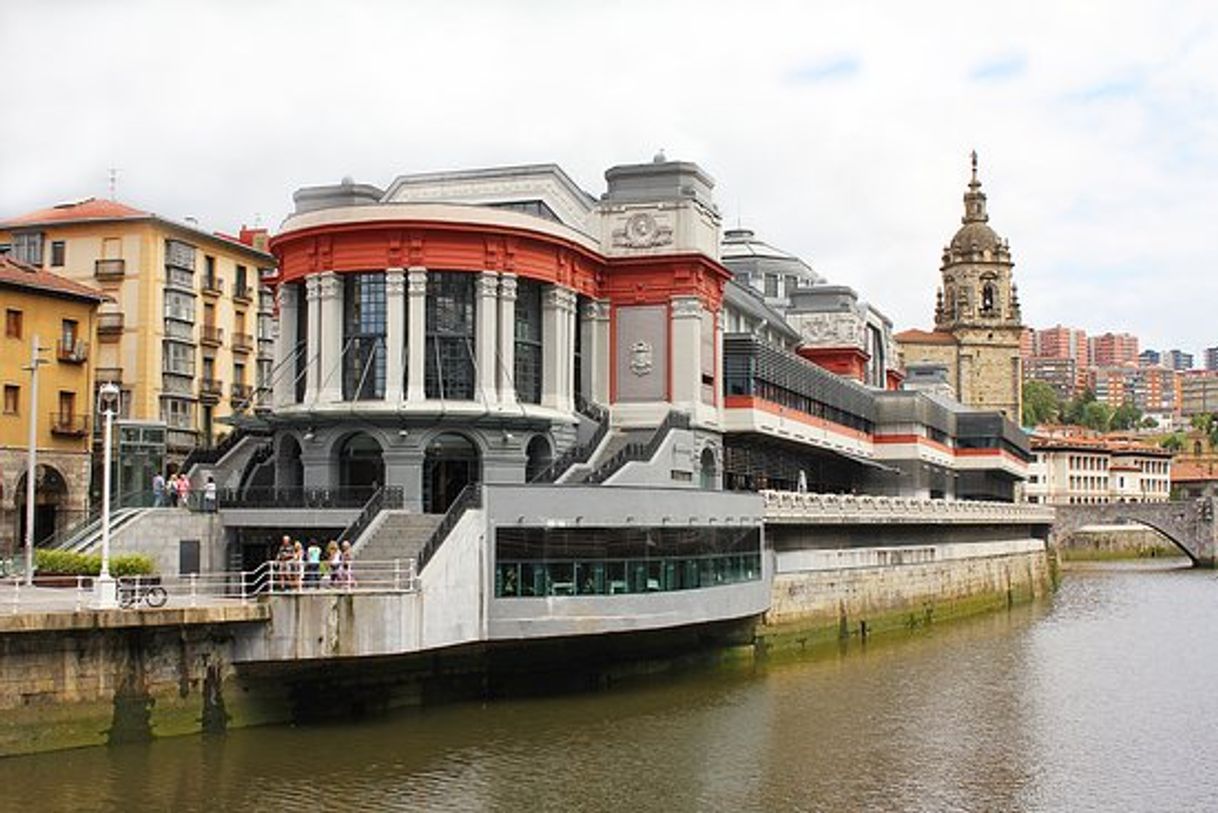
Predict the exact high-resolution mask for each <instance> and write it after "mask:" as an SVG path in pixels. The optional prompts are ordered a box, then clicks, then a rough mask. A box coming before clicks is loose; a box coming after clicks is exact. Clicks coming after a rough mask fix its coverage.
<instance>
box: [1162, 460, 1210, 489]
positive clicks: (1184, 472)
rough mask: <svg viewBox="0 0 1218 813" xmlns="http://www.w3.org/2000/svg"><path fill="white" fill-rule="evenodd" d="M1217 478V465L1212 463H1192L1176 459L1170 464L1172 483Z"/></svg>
mask: <svg viewBox="0 0 1218 813" xmlns="http://www.w3.org/2000/svg"><path fill="white" fill-rule="evenodd" d="M1207 480H1218V465H1216V464H1214V463H1194V462H1191V461H1185V460H1177V461H1174V462H1173V463H1172V464H1171V481H1172V482H1173V483H1192V482H1198V481H1207Z"/></svg>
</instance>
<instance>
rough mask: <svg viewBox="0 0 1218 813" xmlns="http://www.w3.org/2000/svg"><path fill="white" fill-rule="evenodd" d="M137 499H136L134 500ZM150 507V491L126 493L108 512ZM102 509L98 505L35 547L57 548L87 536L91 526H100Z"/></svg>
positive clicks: (114, 501) (112, 504)
mask: <svg viewBox="0 0 1218 813" xmlns="http://www.w3.org/2000/svg"><path fill="white" fill-rule="evenodd" d="M137 497H138V498H139V499H136V498H137ZM151 505H152V490H151V488H150V489H149V490H147V491H144V490H142V489H141V490H139V491H128V492H127V493H126V494H120V495H118V497H117V498H115V499H114V500H113V501H112V502H111V503H110V511H111V512H112V513H113V512H115V511H119V510H120V509H123V508H148V507H150V506H151ZM101 515H102V509H101V505H100V501H99V504H98V505H97V506H95V507H94V508H92V509H91V510H90V511H89V513H87V514H85V516H84V518H83V519H81V520H80V522H77V523H76V524H74V525H73V526H72V527H70V528H64V529H63V530H62V531H60V532H59V533H57V534H53V535H52V536H51V538H50V539H47V540H45V541H44V542H41V543H39V544H38V545H37V547H40V548H59V547H63V546H64V545H66V544H68V543H69V542H71V541H72V540H73V539H74V538H75V537H77V536H83V535H85V534H87V533H88V532H89V530H90V527H91V526H94V525H100V523H101Z"/></svg>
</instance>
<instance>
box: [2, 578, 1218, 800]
mask: <svg viewBox="0 0 1218 813" xmlns="http://www.w3.org/2000/svg"><path fill="white" fill-rule="evenodd" d="M1216 617H1218V580H1216V579H1215V577H1214V575H1213V574H1212V573H1207V572H1203V571H1189V570H1180V569H1172V570H1164V569H1162V568H1161V567H1159V566H1157V565H1155V566H1151V567H1139V568H1134V569H1130V568H1124V567H1111V566H1109V567H1105V568H1101V569H1092V570H1087V571H1078V572H1072V573H1070V574H1068V576H1067V579H1066V582H1065V583H1064V585H1063V587H1062V590H1061V592H1060V593H1059V595H1058V596H1057V597H1056V599H1055V600H1054V602H1053V603H1052V605H1048V604H1045V605H1040V606H1034V607H1026V608H1020V609H1017V610H1015V611H1014V612H1012V613H1009V614H1007V613H1004V614H1000V615H995V616H990V617H987V618H983V619H978V620H976V621H973V622H965V623H960V624H953V625H945V626H941V627H938V628H934V629H932V630H930V631H929V632H924V633H919V634H917V635H914V636H912V637H910V638H902V639H899V640H892V641H887V642H880V643H874V642H873V643H872V644H869V645H868V646H866V647H865V648H855V649H853V650H852V651H849V652H847V653H845V654H836V653H834V654H831V655H829V656H825V657H821V658H819V659H815V660H808V661H801V662H795V663H783V664H778V665H773V666H771V667H769V668H766V669H763V670H759V671H758V672H757V673H755V674H733V675H725V674H710V675H707V674H703V675H700V676H696V677H688V678H685V679H681V680H677V681H665V682H662V683H658V684H655V685H648V686H642V687H633V688H624V689H616V690H613V691H609V692H605V693H600V694H586V695H576V696H565V697H556V698H546V699H530V700H520V701H504V702H497V703H493V704H490V705H479V704H467V705H460V706H449V707H445V708H437V709H429V710H425V711H421V712H418V711H416V712H410V713H404V714H398V715H395V716H393V717H390V718H385V719H380V720H375V721H369V722H361V723H358V724H349V725H331V726H319V727H303V728H292V727H282V728H268V729H260V730H250V731H241V732H234V733H232V734H230V735H229V736H228V737H226V738H223V739H215V740H207V739H202V738H185V739H178V740H166V741H161V742H157V743H154V744H152V745H150V746H133V747H125V748H120V749H112V750H105V749H91V750H82V751H76V752H69V753H64V754H55V755H47V756H39V757H30V758H19V759H11V760H6V761H3V762H0V782H2V783H3V787H4V788H5V794H6V806H9V809H14V810H16V809H24V808H26V807H29V808H31V809H55V810H59V809H75V810H94V809H118V808H122V809H124V810H132V809H170V808H171V809H175V810H201V809H209V810H214V809H230V810H247V809H254V810H288V809H310V810H334V811H339V810H460V811H479V810H662V811H666V813H667V812H668V811H682V810H723V811H740V810H766V811H769V810H833V811H840V810H884V811H891V810H896V811H907V810H908V811H923V810H925V811H950V810H961V811H977V810H986V811H989V810H1066V811H1092V810H1094V811H1101V810H1102V811H1112V810H1172V811H1190V810H1213V809H1215V808H1218V804H1215V802H1216V801H1218V780H1216V779H1215V774H1214V771H1213V770H1212V767H1211V762H1212V759H1211V758H1210V754H1211V753H1213V752H1214V751H1215V750H1218V712H1216V711H1215V710H1214V709H1213V706H1212V704H1210V703H1209V702H1208V701H1209V696H1210V694H1211V692H1210V687H1211V685H1212V683H1213V679H1214V676H1215V675H1218V635H1215V634H1214V633H1213V632H1212V630H1211V628H1210V626H1209V623H1208V622H1207V621H1206V619H1210V618H1216Z"/></svg>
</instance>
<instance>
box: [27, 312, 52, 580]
mask: <svg viewBox="0 0 1218 813" xmlns="http://www.w3.org/2000/svg"><path fill="white" fill-rule="evenodd" d="M44 349H46V348H44V347H42V345H40V344H39V343H38V337H37V336H35V337H34V343H33V345H32V346H31V348H30V365H29V366H28V367H23V368H22V369H24V370H29V371H30V444H29V446H30V448H29V452H28V457H27V458H26V470H25V583H26V585H31V584H33V583H34V541H35V540H34V499H35V497H36V495H37V493H38V491H37V488H36V481H37V478H36V475H37V474H38V368H39V367H40V366H42V365H43V364H46V363H47V361H46V359H44V358H40V357H39V355H38V354H39V353H41V352H42V351H43V350H44Z"/></svg>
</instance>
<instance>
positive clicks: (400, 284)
mask: <svg viewBox="0 0 1218 813" xmlns="http://www.w3.org/2000/svg"><path fill="white" fill-rule="evenodd" d="M405 354H406V272H405V271H404V270H403V269H401V268H387V269H385V400H386V401H388V402H389V403H391V404H396V403H399V402H400V401H401V400H402V384H403V381H402V378H403V373H404V371H405V366H404V365H405V363H406V359H405Z"/></svg>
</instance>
